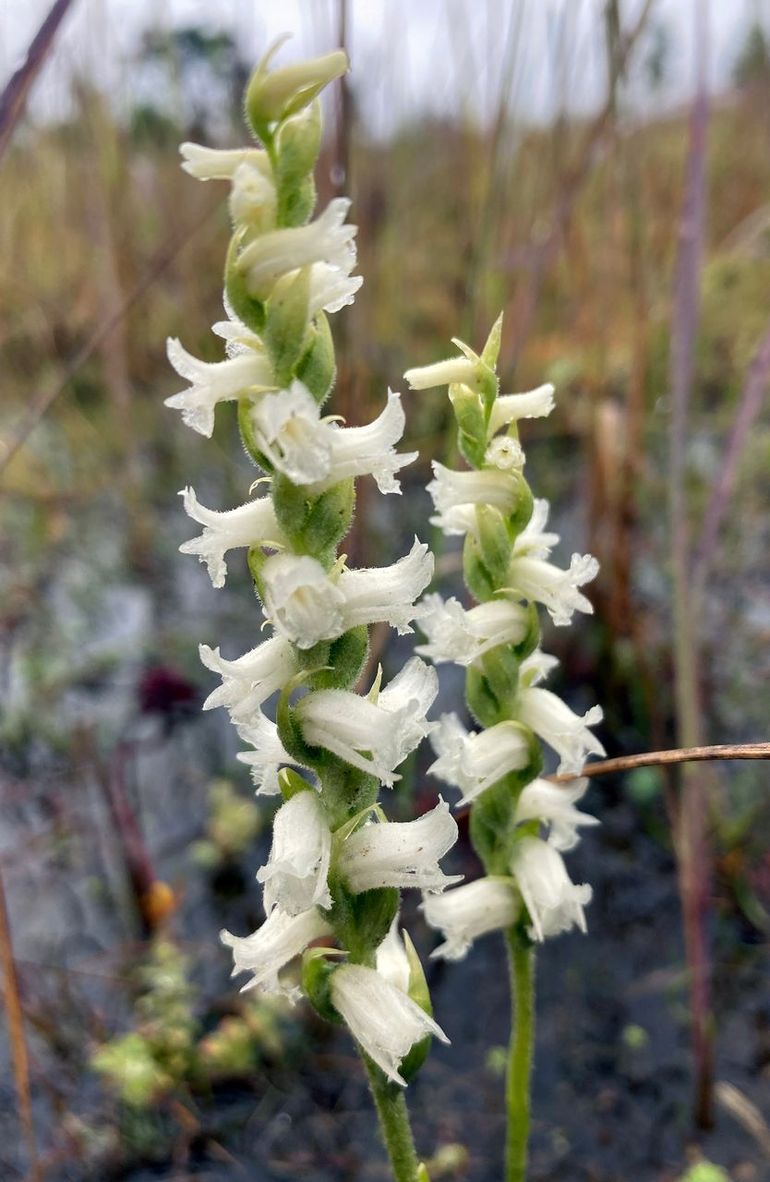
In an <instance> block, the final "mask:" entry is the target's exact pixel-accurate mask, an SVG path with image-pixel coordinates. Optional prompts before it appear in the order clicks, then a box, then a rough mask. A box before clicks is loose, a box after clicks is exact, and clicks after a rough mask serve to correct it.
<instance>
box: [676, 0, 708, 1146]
mask: <svg viewBox="0 0 770 1182" xmlns="http://www.w3.org/2000/svg"><path fill="white" fill-rule="evenodd" d="M695 19H696V52H697V55H698V56H697V71H698V75H697V87H696V94H695V99H694V101H693V107H692V113H691V117H690V135H689V149H688V157H687V171H686V179H685V192H684V200H683V207H682V217H681V223H680V229H679V245H678V252H677V263H676V276H675V287H674V309H673V321H672V334H671V399H672V414H671V429H670V434H669V449H670V450H669V497H668V499H669V522H670V538H671V568H672V575H673V629H674V637H673V641H674V693H675V708H676V726H677V738H678V740H679V743H680V744H681V746H683V747H695V746H698V745H699V744H700V742H701V717H700V714H701V710H700V689H699V683H700V672H699V645H698V637H697V635H696V632H695V628H694V621H695V619H696V616H697V610H696V605H695V604H694V603H693V594H694V588H693V586H692V583H691V579H690V547H689V544H688V536H687V512H686V510H687V506H686V498H685V454H686V445H687V437H688V411H689V403H690V395H691V391H692V384H693V374H694V367H695V343H696V338H697V330H698V320H699V306H700V300H699V285H700V272H701V258H702V249H703V236H704V222H705V204H706V175H705V171H706V170H705V161H706V133H707V128H708V96H707V88H706V80H705V59H706V24H707V9H706V6H705V5H700V4H699V5H696V6H695ZM675 825H676V841H675V845H676V854H677V863H678V874H679V890H680V897H681V901H682V913H683V921H684V938H685V955H686V958H687V965H688V975H689V982H690V1009H691V1022H692V1050H693V1058H694V1062H695V1076H696V1080H695V1103H694V1110H695V1111H694V1116H695V1121H696V1123H697V1124H698V1125H699V1126H700V1127H702V1128H708V1127H710V1126H711V1124H712V1123H713V1116H712V1109H713V1098H712V1093H713V1065H712V1059H713V1051H712V1043H713V1034H712V1029H713V1022H712V1019H711V1000H710V982H709V975H710V973H709V957H708V948H707V943H706V932H705V911H706V908H707V897H708V878H709V870H708V865H709V855H708V851H707V837H706V801H705V799H704V794H703V792H702V790H701V786H700V783H699V781H698V776H697V773H696V772H695V770H694V769H693V768H692V767H691V766H690V765H685V767H684V768H683V774H682V784H681V794H680V798H679V804H678V808H677V815H676V817H675Z"/></svg>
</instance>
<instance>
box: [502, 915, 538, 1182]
mask: <svg viewBox="0 0 770 1182" xmlns="http://www.w3.org/2000/svg"><path fill="white" fill-rule="evenodd" d="M506 943H507V946H508V971H509V974H510V982H511V1040H510V1044H509V1047H508V1066H507V1074H506V1081H505V1102H506V1109H507V1114H508V1126H507V1132H506V1143H505V1160H506V1165H505V1178H506V1182H525V1180H526V1177H527V1147H528V1144H529V1126H530V1108H531V1080H532V1060H533V1056H534V1050H535V949H534V948H533V947H532V945H527V944H525V943H524V941H523V938H522V936H521V933H520V932H519V931H517V930H516V929H515V928H511V929H510V930H509V931H508V932H507V933H506Z"/></svg>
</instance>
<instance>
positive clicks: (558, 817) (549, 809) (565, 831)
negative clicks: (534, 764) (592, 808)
mask: <svg viewBox="0 0 770 1182" xmlns="http://www.w3.org/2000/svg"><path fill="white" fill-rule="evenodd" d="M587 787H588V780H587V779H585V778H583V779H580V780H573V781H572V782H571V783H570V784H551V783H550V782H549V781H548V780H541V779H537V780H533V781H532V782H531V783H530V784H527V786H526V788H525V789H524V791H523V792H522V793H521V795H520V796H519V799H518V800H517V802H516V811H515V813H514V818H513V819H514V821H515V822H516V824H521V823H522V822H523V821H542V822H543V823H544V824H546V825H548V826H549V830H550V831H549V834H548V843H549V845H552V846H553V848H554V849H555V850H571V849H573V847H574V846H576V845H577V843H578V841H579V840H580V838H579V836H578V832H577V830H578V826H580V825H598V824H599V819H598V817H592V816H590V815H589V814H588V813H581V812H580V810H579V809H576V808H575V802H576V801H578V800H580V798H581V797H582V796H583V795H584V793H585V791H586V788H587Z"/></svg>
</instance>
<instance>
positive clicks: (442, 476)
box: [428, 461, 518, 526]
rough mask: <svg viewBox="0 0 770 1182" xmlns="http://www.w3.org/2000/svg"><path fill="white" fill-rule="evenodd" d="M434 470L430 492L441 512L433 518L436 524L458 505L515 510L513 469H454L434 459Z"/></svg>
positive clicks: (515, 482)
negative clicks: (492, 506)
mask: <svg viewBox="0 0 770 1182" xmlns="http://www.w3.org/2000/svg"><path fill="white" fill-rule="evenodd" d="M433 474H434V477H435V479H433V480H431V482H430V484H429V485H428V492H429V493H430V495H431V497H432V498H433V504H434V505H435V507H436V512H437V514H438V516H437V517H436V518H431V520H432V521H433V523H434V524H435V525H439V526H443V521H444V519H445V517H446V515H447V514H449V513H450V512H451V511H452V510H453V509H455V508H456V507H457V506H459V505H494V506H495V508H497V509H500V510H501V512H503V513H506V514H507V513H512V512H513V510H514V507H515V505H516V498H517V493H518V483H517V481H516V479H515V477H514V476H512V475H511V473H510V472H501V471H499V470H498V469H495V470H494V471H493V470H491V469H488V468H483V469H481V471H475V470H474V469H469V470H468V471H467V472H455V471H453V470H452V469H451V468H445V467H444V465H443V464H439V463H437V462H436V461H434V462H433ZM450 526H451V518H450Z"/></svg>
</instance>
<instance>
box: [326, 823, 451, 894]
mask: <svg viewBox="0 0 770 1182" xmlns="http://www.w3.org/2000/svg"><path fill="white" fill-rule="evenodd" d="M456 841H457V823H456V822H455V820H454V818H453V817H452V816H451V814H450V812H449V806H448V805H447V804H446V803H445V802H444V801H443V800H442V801H440V802H439V803H438V804H437V805H436V807H435V808H434V809H432V810H431V811H430V812H429V813H426V814H425V815H424V816H422V817H418V819H417V820H416V821H396V822H384V823H383V822H371V823H370V824H367V825H363V826H362V827H361V828H360V829H357V830H356V832H355V833H353V834H352V835H351V836H350V837H349V838H348V839H347V841H345V843H344V844H343V846H342V849H341V850H340V854H339V857H338V859H337V862H336V868H337V870H338V871H339V873H340V874H341V875H342V876H343V878H344V879H345V880H346V882H347V884H348V886H349V888H350V890H352V891H353V893H354V894H358V893H359V892H361V891H371V890H376V889H378V888H380V887H399V888H401V887H404V888H406V887H419V888H421V889H422V890H425V891H441V890H443V889H444V887H446V886H449V885H450V883H453V882H458V881H459V879H460V878H461V877H462V876H461V875H456V876H454V877H448V876H447V875H445V874H444V872H443V871H442V870H441V868H440V866H439V864H438V863H439V859H440V858H442V857H443V856H444V854H445V853H446V852H447V850H449V849H451V847H452V846H453V845H454V843H455V842H456Z"/></svg>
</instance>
